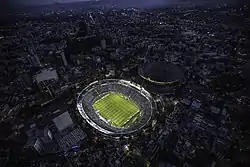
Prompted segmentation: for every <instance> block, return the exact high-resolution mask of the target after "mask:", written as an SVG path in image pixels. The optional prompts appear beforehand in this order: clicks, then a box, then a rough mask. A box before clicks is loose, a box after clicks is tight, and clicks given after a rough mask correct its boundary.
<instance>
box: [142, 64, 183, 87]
mask: <svg viewBox="0 0 250 167" xmlns="http://www.w3.org/2000/svg"><path fill="white" fill-rule="evenodd" d="M138 73H139V75H140V76H141V77H142V78H143V79H144V80H146V81H148V82H150V83H152V84H156V85H162V86H173V85H177V84H178V83H180V82H181V80H182V79H183V77H184V72H183V71H182V69H181V68H180V67H178V66H176V65H174V64H171V63H168V62H153V63H147V64H145V65H143V66H142V67H140V68H139V69H138Z"/></svg>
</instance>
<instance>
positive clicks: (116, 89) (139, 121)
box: [77, 79, 153, 136]
mask: <svg viewBox="0 0 250 167" xmlns="http://www.w3.org/2000/svg"><path fill="white" fill-rule="evenodd" d="M77 108H78V110H79V112H80V114H81V115H82V117H83V118H84V119H85V120H86V121H87V122H88V123H89V124H90V125H91V126H92V127H94V128H95V129H96V130H98V131H99V132H101V133H103V134H106V135H111V136H119V135H128V134H132V133H135V132H137V131H138V130H140V129H142V128H143V127H144V126H145V125H147V124H148V123H149V121H150V119H151V117H152V112H153V98H152V96H151V95H150V93H149V92H147V91H146V90H145V89H144V88H142V87H141V86H139V85H137V84H135V83H132V82H130V81H125V80H117V79H106V80H101V81H96V82H93V83H91V84H90V85H88V86H87V87H86V88H84V89H83V90H82V91H81V93H80V94H79V96H78V100H77Z"/></svg>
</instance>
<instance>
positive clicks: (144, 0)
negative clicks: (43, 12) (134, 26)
mask: <svg viewBox="0 0 250 167" xmlns="http://www.w3.org/2000/svg"><path fill="white" fill-rule="evenodd" d="M2 1H3V0H2ZM77 1H89V0H5V3H8V4H25V5H45V4H53V3H55V2H58V3H69V2H77ZM101 1H113V2H117V3H118V4H119V3H123V4H124V3H126V2H130V0H101ZM190 1H191V2H192V3H196V4H205V2H206V1H210V2H211V3H213V4H214V3H230V2H232V1H246V2H247V1H249V0H133V2H134V3H135V4H140V3H141V4H165V5H168V4H177V3H188V2H190Z"/></svg>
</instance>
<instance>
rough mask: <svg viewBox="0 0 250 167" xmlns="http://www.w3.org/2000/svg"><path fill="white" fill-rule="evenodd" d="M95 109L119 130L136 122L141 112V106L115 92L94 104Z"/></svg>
mask: <svg viewBox="0 0 250 167" xmlns="http://www.w3.org/2000/svg"><path fill="white" fill-rule="evenodd" d="M93 108H94V109H95V110H96V111H98V112H99V114H100V115H101V116H102V117H103V118H105V119H106V120H108V121H109V122H110V123H111V125H112V126H115V127H118V128H124V127H127V126H129V124H131V123H133V122H134V120H136V117H137V116H138V115H139V112H140V109H139V106H138V105H137V104H136V103H135V102H134V101H133V100H131V99H129V98H127V97H124V96H123V95H122V94H120V93H114V92H112V93H109V94H107V95H105V96H103V97H102V98H101V99H99V100H97V101H96V102H95V103H94V104H93ZM131 120H133V121H131Z"/></svg>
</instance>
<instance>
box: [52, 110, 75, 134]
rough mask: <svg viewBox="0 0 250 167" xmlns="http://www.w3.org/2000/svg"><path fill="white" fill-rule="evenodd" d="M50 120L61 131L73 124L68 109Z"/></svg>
mask: <svg viewBox="0 0 250 167" xmlns="http://www.w3.org/2000/svg"><path fill="white" fill-rule="evenodd" d="M52 121H53V122H54V124H55V125H56V127H57V129H58V130H59V131H63V130H64V129H66V128H67V127H69V126H71V125H73V121H72V119H71V117H70V115H69V112H68V111H67V112H64V113H63V114H61V115H59V116H58V117H56V118H54V119H53V120H52Z"/></svg>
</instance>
